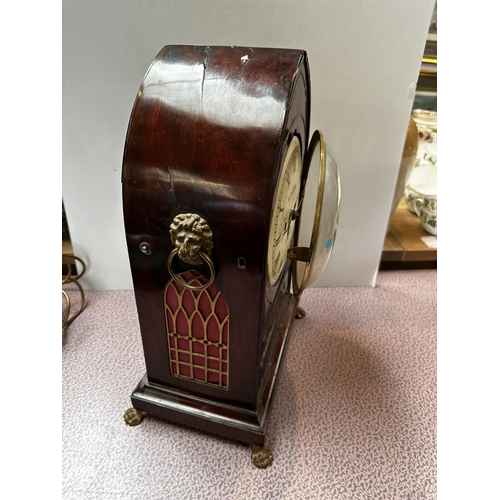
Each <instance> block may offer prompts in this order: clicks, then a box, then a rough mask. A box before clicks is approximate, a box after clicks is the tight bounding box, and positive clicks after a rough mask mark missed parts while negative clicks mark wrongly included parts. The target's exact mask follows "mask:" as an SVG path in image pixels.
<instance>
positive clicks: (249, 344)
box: [122, 46, 310, 442]
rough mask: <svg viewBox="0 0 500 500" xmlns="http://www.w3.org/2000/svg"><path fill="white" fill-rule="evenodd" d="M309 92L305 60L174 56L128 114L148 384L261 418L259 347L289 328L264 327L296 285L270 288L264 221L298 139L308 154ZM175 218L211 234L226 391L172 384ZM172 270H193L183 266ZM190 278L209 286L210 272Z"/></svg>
mask: <svg viewBox="0 0 500 500" xmlns="http://www.w3.org/2000/svg"><path fill="white" fill-rule="evenodd" d="M309 93H310V91H309V69H308V64H307V56H306V54H305V52H304V51H300V50H288V49H265V48H243V47H196V46H195V47H193V46H167V47H164V48H163V50H162V51H161V52H160V53H159V54H158V56H157V57H156V59H155V60H154V61H153V63H152V64H151V66H150V68H149V70H148V73H147V74H146V76H145V78H144V81H143V83H142V85H141V86H140V89H139V92H138V94H137V98H136V101H135V104H134V107H133V111H132V114H131V118H130V123H129V128H128V132H127V138H126V144H125V152H124V160H123V172H122V182H123V208H124V221H125V230H126V237H127V245H128V251H129V257H130V264H131V270H132V278H133V282H134V290H135V296H136V302H137V310H138V316H139V323H140V328H141V335H142V341H143V348H144V357H145V362H146V369H147V380H148V383H150V384H155V385H156V386H158V387H159V386H161V387H164V388H166V389H165V390H175V391H181V392H182V393H184V394H185V397H195V398H196V397H200V398H205V399H208V400H210V401H212V402H213V403H214V404H216V403H220V404H221V405H222V406H221V408H223V407H227V405H232V407H233V409H234V408H238V409H239V410H240V409H241V410H242V409H248V410H250V411H252V412H254V413H256V412H257V406H258V394H259V388H260V385H259V384H260V382H262V381H261V379H262V371H263V369H262V368H261V357H262V352H263V351H264V350H265V349H264V345H263V344H264V341H263V339H264V338H265V337H266V335H267V340H266V342H273V341H274V340H273V339H274V337H275V336H279V335H280V331H281V329H282V326H283V325H278V326H279V328H278V326H276V325H275V326H274V330H273V329H272V328H271V327H270V326H268V327H267V329H268V331H267V334H266V325H269V324H270V322H269V320H266V317H267V316H268V311H270V310H271V309H272V308H273V305H275V303H276V302H277V301H289V298H284V297H283V296H282V295H283V294H277V291H278V290H279V289H280V287H283V286H285V287H286V286H288V285H289V280H290V270H289V266H287V268H286V271H285V273H284V275H283V277H282V281H279V282H278V283H277V284H276V285H275V286H274V287H271V286H270V285H269V282H268V280H267V278H266V275H267V272H266V251H267V238H268V233H269V219H270V215H271V207H272V202H273V199H274V196H275V187H276V182H277V178H278V176H279V172H280V168H281V166H282V163H283V160H284V156H285V153H286V150H287V148H288V145H289V143H290V141H291V140H292V137H293V136H294V135H296V136H298V137H299V140H300V142H301V145H302V155H303V156H304V155H305V152H306V147H307V141H308V137H309V115H310V95H309ZM179 213H195V214H199V215H200V216H201V217H203V218H204V219H205V220H206V221H207V222H208V224H209V225H210V228H211V229H212V232H213V240H214V249H213V253H212V259H213V261H214V264H215V269H216V277H215V281H214V285H215V286H216V287H217V288H218V289H219V290H220V291H221V293H222V294H223V295H224V297H225V298H226V300H227V303H228V307H229V317H230V325H231V328H230V338H231V340H230V366H229V381H230V382H229V387H228V389H220V388H216V387H211V386H208V385H204V384H200V383H196V382H193V381H190V380H185V379H181V378H179V377H175V376H173V375H171V374H170V370H169V363H168V359H169V358H168V345H167V332H166V326H165V314H164V305H163V291H164V288H165V285H166V283H167V282H168V280H169V279H170V275H169V272H168V270H167V265H166V263H167V259H168V256H169V254H170V252H171V251H172V249H173V245H172V243H171V241H170V237H169V226H170V223H171V222H172V220H173V218H174V217H175V216H176V215H178V214H179ZM141 242H148V243H149V244H150V245H152V247H153V249H154V251H153V253H152V254H151V255H145V254H143V253H142V252H141V251H140V249H139V244H140V243H141ZM241 259H244V260H245V262H246V268H245V269H244V270H242V269H241V266H240V267H239V266H238V261H240V262H241V261H242V260H241ZM177 266H179V270H186V269H190V268H193V266H192V265H189V266H183V265H182V263H181V262H180V261H179V260H177ZM194 268H195V269H196V270H198V271H199V272H201V273H202V274H205V275H206V276H207V277H208V268H207V267H206V266H194ZM283 280H284V281H283ZM283 284H284V285H283ZM271 323H272V322H271ZM270 328H271V330H272V331H269V329H270ZM278 368H279V363H278V367H277V368H276V369H278ZM148 404H149V406H148V411H150V412H151V405H150V403H148ZM224 405H226V406H224ZM239 410H238V411H239ZM158 411H159V412H160V413H161V415H159V416H165V415H164V414H165V411H164V409H163V410H161V411H160V409H158ZM169 412H170V410H169ZM169 414H170V413H169ZM181 420H182V419H181ZM186 423H189V422H186ZM221 428H224V426H222V427H221ZM228 435H232V434H231V432H228ZM238 436H239V437H238V439H241V436H240V435H239V434H238ZM250 440H251V437H249V442H250Z"/></svg>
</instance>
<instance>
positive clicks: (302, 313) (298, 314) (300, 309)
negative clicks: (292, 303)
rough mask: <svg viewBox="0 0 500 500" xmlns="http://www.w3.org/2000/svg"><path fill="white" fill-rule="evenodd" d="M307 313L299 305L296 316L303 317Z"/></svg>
mask: <svg viewBox="0 0 500 500" xmlns="http://www.w3.org/2000/svg"><path fill="white" fill-rule="evenodd" d="M305 315H306V312H305V311H304V309H302V307H297V311H296V312H295V317H296V318H297V319H302V318H303V317H304V316H305Z"/></svg>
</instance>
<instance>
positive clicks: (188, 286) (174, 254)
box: [167, 248, 215, 291]
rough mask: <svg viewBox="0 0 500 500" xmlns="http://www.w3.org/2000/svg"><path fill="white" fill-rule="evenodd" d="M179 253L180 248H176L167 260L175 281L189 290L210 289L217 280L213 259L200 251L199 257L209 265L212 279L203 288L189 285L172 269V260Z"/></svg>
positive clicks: (169, 270)
mask: <svg viewBox="0 0 500 500" xmlns="http://www.w3.org/2000/svg"><path fill="white" fill-rule="evenodd" d="M178 251H179V249H178V248H174V249H173V250H172V251H171V252H170V255H169V256H168V260H167V267H168V272H169V273H170V275H171V276H172V278H173V279H174V281H176V282H177V283H178V284H179V285H181V286H182V287H184V288H187V289H188V290H194V291H200V290H205V288H208V287H209V286H210V285H211V284H212V283H213V282H214V279H215V266H214V263H213V262H212V259H211V258H210V257H209V256H208V255H207V254H206V253H205V252H202V251H201V250H200V251H199V256H200V257H201V258H202V259H203V260H204V261H205V262H206V263H207V264H208V267H209V268H210V278H209V279H208V281H207V282H206V283H205V284H204V285H201V286H195V285H190V284H189V283H186V281H184V279H183V278H182V277H181V275H180V274H177V273H175V272H174V270H173V269H172V260H173V258H174V257H175V256H176V255H177V252H178Z"/></svg>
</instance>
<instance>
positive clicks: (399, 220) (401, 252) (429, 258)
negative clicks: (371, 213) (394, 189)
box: [380, 197, 437, 269]
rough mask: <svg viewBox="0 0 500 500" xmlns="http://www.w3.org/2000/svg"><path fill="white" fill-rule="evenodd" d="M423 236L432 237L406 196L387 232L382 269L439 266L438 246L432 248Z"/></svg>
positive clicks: (400, 203) (402, 199)
mask: <svg viewBox="0 0 500 500" xmlns="http://www.w3.org/2000/svg"><path fill="white" fill-rule="evenodd" d="M422 237H432V235H431V234H429V233H428V232H427V231H424V229H423V228H422V225H421V223H420V219H419V218H418V217H417V216H416V215H415V214H413V213H411V212H410V211H409V210H408V208H407V206H406V202H405V199H404V197H403V198H401V201H400V202H399V204H398V207H397V209H396V211H395V212H394V215H393V216H392V219H391V222H390V224H389V230H388V232H387V235H386V238H385V242H384V249H383V252H382V258H381V263H380V268H381V269H389V268H390V269H405V268H408V267H413V266H415V267H428V268H435V267H436V266H437V248H430V247H429V246H428V245H427V244H426V243H425V242H424V241H423V240H422Z"/></svg>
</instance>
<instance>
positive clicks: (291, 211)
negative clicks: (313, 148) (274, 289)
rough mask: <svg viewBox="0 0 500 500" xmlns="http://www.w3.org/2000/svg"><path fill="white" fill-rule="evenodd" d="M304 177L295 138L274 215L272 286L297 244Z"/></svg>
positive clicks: (269, 253) (269, 251)
mask: <svg viewBox="0 0 500 500" xmlns="http://www.w3.org/2000/svg"><path fill="white" fill-rule="evenodd" d="M301 174H302V155H301V151H300V142H299V140H298V138H297V137H296V136H294V137H293V139H292V141H291V143H290V146H289V147H288V150H287V153H286V156H285V161H284V162H283V168H282V169H281V174H280V178H279V181H278V186H277V190H276V199H275V201H274V205H273V211H272V215H271V223H270V231H269V240H268V247H267V270H268V277H269V281H270V282H271V285H274V284H275V283H276V282H277V281H278V278H279V277H280V275H281V272H282V270H283V267H284V265H285V262H286V260H287V252H288V249H289V248H290V247H291V246H292V243H293V234H294V229H295V221H296V219H297V215H298V208H299V195H300V179H301Z"/></svg>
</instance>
